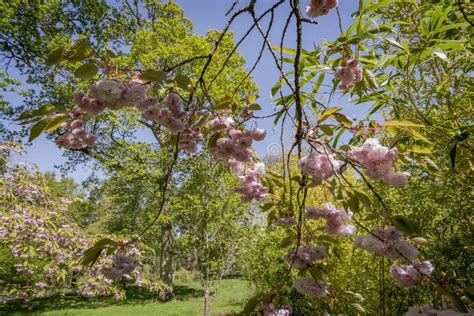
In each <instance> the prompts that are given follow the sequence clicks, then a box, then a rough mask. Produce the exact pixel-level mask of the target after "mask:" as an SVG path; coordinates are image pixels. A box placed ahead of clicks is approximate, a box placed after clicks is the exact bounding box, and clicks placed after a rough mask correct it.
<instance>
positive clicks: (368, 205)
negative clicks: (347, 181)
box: [352, 189, 372, 210]
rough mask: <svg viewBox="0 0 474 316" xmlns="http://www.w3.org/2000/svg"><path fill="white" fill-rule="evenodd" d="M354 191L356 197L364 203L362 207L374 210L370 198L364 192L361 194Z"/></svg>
mask: <svg viewBox="0 0 474 316" xmlns="http://www.w3.org/2000/svg"><path fill="white" fill-rule="evenodd" d="M352 191H353V193H354V195H355V196H357V198H358V199H359V201H360V202H361V203H362V205H364V206H365V208H366V209H368V210H370V209H371V208H372V202H371V201H370V198H369V197H368V196H367V195H366V194H365V193H364V192H360V191H357V190H355V189H354V190H352Z"/></svg>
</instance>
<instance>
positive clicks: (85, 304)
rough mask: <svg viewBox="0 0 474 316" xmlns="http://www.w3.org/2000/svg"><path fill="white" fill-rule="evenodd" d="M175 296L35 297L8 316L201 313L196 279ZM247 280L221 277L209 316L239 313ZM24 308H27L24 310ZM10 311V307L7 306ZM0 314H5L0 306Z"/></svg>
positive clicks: (246, 292) (246, 294)
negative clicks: (164, 298) (159, 298)
mask: <svg viewBox="0 0 474 316" xmlns="http://www.w3.org/2000/svg"><path fill="white" fill-rule="evenodd" d="M175 294H176V299H175V300H172V301H169V302H164V303H163V302H159V301H157V300H156V299H155V298H152V297H150V296H149V295H140V294H139V293H135V294H134V295H129V298H128V299H127V300H125V301H117V300H114V299H111V298H100V299H97V298H95V299H77V298H73V297H68V298H65V299H61V300H59V299H55V300H53V299H44V300H37V301H35V302H33V303H30V304H29V305H27V306H22V307H23V308H22V311H18V308H19V306H17V307H16V308H15V309H16V310H17V312H11V313H8V315H26V314H29V315H32V314H34V315H50V316H60V315H61V316H62V315H68V316H69V315H73V316H76V315H78V316H82V315H84V316H94V315H114V316H115V315H118V316H120V315H127V316H130V315H131V316H138V315H177V316H178V315H179V316H183V315H202V313H203V298H202V291H201V286H200V284H199V282H191V283H181V284H176V285H175ZM250 295H251V293H250V289H249V287H248V283H247V282H246V281H243V280H223V281H222V282H221V283H220V286H219V288H218V290H217V295H216V296H215V297H214V298H213V300H212V302H211V315H236V314H240V313H241V311H242V310H243V306H244V305H245V301H246V299H248V298H249V297H250ZM28 309H30V311H29V312H28ZM9 310H10V311H12V309H9ZM0 315H6V313H5V312H2V310H1V308H0Z"/></svg>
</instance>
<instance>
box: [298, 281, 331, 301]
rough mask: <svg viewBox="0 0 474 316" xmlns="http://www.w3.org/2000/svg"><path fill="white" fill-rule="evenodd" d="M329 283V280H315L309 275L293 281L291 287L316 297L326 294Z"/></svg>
mask: <svg viewBox="0 0 474 316" xmlns="http://www.w3.org/2000/svg"><path fill="white" fill-rule="evenodd" d="M330 285H331V284H330V283H329V282H324V281H315V280H314V279H313V278H310V277H308V278H305V279H302V280H297V281H294V282H293V287H294V288H295V289H296V290H297V291H299V292H301V293H303V294H307V295H310V296H313V297H316V298H321V297H325V296H327V294H328V289H329V286H330Z"/></svg>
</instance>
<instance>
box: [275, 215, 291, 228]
mask: <svg viewBox="0 0 474 316" xmlns="http://www.w3.org/2000/svg"><path fill="white" fill-rule="evenodd" d="M273 222H274V223H275V224H277V225H280V226H283V227H291V226H294V225H295V224H296V220H295V218H294V217H293V216H287V217H280V218H277V219H275V220H274V221H273Z"/></svg>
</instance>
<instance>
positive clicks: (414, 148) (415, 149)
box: [407, 145, 432, 155]
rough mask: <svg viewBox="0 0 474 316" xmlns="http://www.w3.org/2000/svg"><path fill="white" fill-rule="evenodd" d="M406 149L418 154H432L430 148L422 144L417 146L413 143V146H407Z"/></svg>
mask: <svg viewBox="0 0 474 316" xmlns="http://www.w3.org/2000/svg"><path fill="white" fill-rule="evenodd" d="M407 151H411V152H414V153H418V154H425V155H431V154H432V151H431V149H430V148H427V147H422V146H418V145H413V146H411V147H409V148H407Z"/></svg>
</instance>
